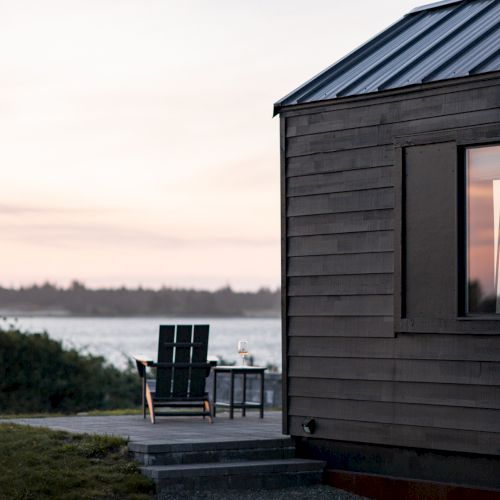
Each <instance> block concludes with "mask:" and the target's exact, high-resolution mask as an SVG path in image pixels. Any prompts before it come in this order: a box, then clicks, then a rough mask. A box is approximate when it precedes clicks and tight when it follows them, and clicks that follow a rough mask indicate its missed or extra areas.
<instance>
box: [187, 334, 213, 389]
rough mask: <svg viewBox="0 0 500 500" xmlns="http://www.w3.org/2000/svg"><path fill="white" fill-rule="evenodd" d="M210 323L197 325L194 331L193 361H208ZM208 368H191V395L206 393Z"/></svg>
mask: <svg viewBox="0 0 500 500" xmlns="http://www.w3.org/2000/svg"><path fill="white" fill-rule="evenodd" d="M208 330H209V325H195V326H194V331H193V355H192V359H191V361H192V362H193V363H203V362H206V361H207V352H208ZM206 376H207V369H206V368H191V387H190V395H191V397H202V396H203V395H204V393H205V381H206Z"/></svg>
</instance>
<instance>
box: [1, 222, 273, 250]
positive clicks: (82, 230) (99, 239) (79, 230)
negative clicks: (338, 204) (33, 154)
mask: <svg viewBox="0 0 500 500" xmlns="http://www.w3.org/2000/svg"><path fill="white" fill-rule="evenodd" d="M0 232H1V233H2V237H3V239H4V240H7V239H10V240H14V241H18V242H23V243H28V244H32V245H37V246H57V247H80V248H81V247H82V246H88V247H93V248H95V247H102V246H106V247H120V248H124V247H126V248H131V247H136V248H137V247H141V248H144V247H148V248H156V249H158V248H165V249H167V248H181V247H186V248H189V247H191V248H196V247H198V248H203V247H249V246H250V247H267V246H275V245H277V244H278V239H277V238H276V239H274V238H241V237H231V236H223V237H219V236H209V237H193V238H186V237H178V236H175V235H168V234H165V233H162V232H160V231H148V230H143V229H141V228H136V227H124V226H121V225H116V224H102V223H92V224H85V223H83V224H82V223H78V224H26V225H24V224H23V225H9V224H3V225H2V224H0Z"/></svg>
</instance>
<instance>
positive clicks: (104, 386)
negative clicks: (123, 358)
mask: <svg viewBox="0 0 500 500" xmlns="http://www.w3.org/2000/svg"><path fill="white" fill-rule="evenodd" d="M139 387H140V386H139V380H138V377H137V375H136V374H135V373H134V372H133V371H132V369H131V368H129V369H128V370H126V371H121V370H119V369H118V368H116V367H114V366H112V365H109V364H108V363H107V362H106V361H105V359H104V358H103V357H101V356H92V355H89V354H81V353H79V352H78V351H77V350H75V349H69V350H65V349H63V347H62V344H61V342H59V341H56V340H52V339H50V338H49V336H48V335H47V334H46V333H43V334H38V333H36V334H30V333H25V332H20V331H18V330H14V329H9V330H1V329H0V413H32V412H62V413H74V412H80V411H88V410H94V409H100V410H107V409H114V408H130V407H133V406H137V405H139V404H140V389H139Z"/></svg>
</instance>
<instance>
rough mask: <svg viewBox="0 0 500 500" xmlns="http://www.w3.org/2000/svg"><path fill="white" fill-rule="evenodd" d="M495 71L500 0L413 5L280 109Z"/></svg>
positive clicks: (499, 67)
mask: <svg viewBox="0 0 500 500" xmlns="http://www.w3.org/2000/svg"><path fill="white" fill-rule="evenodd" d="M491 71H500V0H445V1H442V2H436V3H433V4H429V5H424V6H423V7H418V8H416V9H414V10H412V11H411V12H410V13H409V14H407V15H406V16H405V17H403V18H402V19H401V20H399V21H398V22H396V23H395V24H393V25H392V26H390V27H389V28H387V29H386V30H385V31H383V32H382V33H380V34H379V35H377V36H376V37H374V38H372V39H371V40H369V41H368V42H367V43H365V44H364V45H362V46H361V47H359V48H358V49H356V50H355V51H353V52H351V53H350V54H348V55H347V56H346V57H344V58H343V59H341V60H340V61H338V62H337V63H335V64H334V65H332V66H330V67H329V68H327V69H326V70H324V71H323V72H322V73H320V74H319V75H317V76H315V77H314V78H313V79H312V80H309V81H308V82H306V83H305V84H304V85H302V86H301V87H299V88H298V89H296V90H294V91H293V92H292V93H291V94H289V95H287V96H286V97H284V98H283V99H281V100H280V101H278V102H277V103H276V104H275V105H274V110H275V114H276V113H278V112H279V110H280V108H281V107H282V106H289V105H294V104H303V103H310V102H317V101H324V100H327V99H335V98H339V97H346V96H354V95H360V94H366V93H371V92H380V91H383V90H389V89H396V88H401V87H406V86H409V85H418V84H422V83H428V82H435V81H440V80H447V79H451V78H458V77H464V76H468V75H476V74H482V73H488V72H491Z"/></svg>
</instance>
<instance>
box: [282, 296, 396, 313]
mask: <svg viewBox="0 0 500 500" xmlns="http://www.w3.org/2000/svg"><path fill="white" fill-rule="evenodd" d="M392 300H393V299H392V296H391V295H348V296H334V297H289V299H288V315H289V316H332V315H333V316H354V315H356V316H372V317H373V316H389V315H390V314H391V313H392V311H393V309H394V305H393V302H392Z"/></svg>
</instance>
